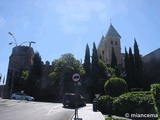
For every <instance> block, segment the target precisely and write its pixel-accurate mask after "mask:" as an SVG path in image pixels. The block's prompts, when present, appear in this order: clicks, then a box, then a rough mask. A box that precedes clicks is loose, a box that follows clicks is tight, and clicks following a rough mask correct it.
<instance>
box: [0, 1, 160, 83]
mask: <svg viewBox="0 0 160 120" xmlns="http://www.w3.org/2000/svg"><path fill="white" fill-rule="evenodd" d="M159 11H160V0H59V1H58V0H0V74H1V75H2V79H3V78H4V77H5V78H6V75H7V69H8V63H9V57H10V55H11V53H12V48H13V47H15V44H12V45H9V44H8V43H10V42H15V40H14V38H13V36H14V37H15V39H16V41H17V44H18V45H20V44H21V43H23V42H26V41H34V42H36V44H32V47H33V49H34V51H35V52H39V54H40V56H41V58H42V61H43V62H44V63H45V62H46V61H49V62H50V63H51V62H52V61H53V60H55V59H58V58H60V56H61V55H62V54H66V53H72V54H73V55H74V57H75V58H76V59H78V60H81V59H82V62H83V61H84V55H85V48H86V44H88V45H89V48H90V54H92V48H93V42H95V44H96V46H98V44H99V42H100V39H101V37H102V35H104V36H105V35H106V33H107V30H108V28H109V25H110V23H112V25H113V26H114V28H115V29H116V30H117V31H118V33H119V34H120V35H121V37H122V38H121V52H122V53H124V49H125V47H126V48H127V49H129V47H131V48H132V50H133V45H134V38H136V41H137V43H138V47H139V51H140V54H141V55H143V56H144V55H146V54H148V53H150V52H152V51H154V50H156V49H158V48H160V42H159V41H160V12H159ZM8 32H11V33H12V34H13V36H11V35H9V34H8ZM23 45H25V46H28V43H26V44H23ZM2 81H3V80H1V82H0V84H3V83H2Z"/></svg>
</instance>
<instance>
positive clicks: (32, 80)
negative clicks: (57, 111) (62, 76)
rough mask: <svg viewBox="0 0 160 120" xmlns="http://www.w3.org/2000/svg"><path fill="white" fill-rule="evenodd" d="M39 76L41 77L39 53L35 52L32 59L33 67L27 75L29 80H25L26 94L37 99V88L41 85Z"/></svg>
mask: <svg viewBox="0 0 160 120" xmlns="http://www.w3.org/2000/svg"><path fill="white" fill-rule="evenodd" d="M41 76H42V64H41V56H40V54H39V52H35V55H34V58H33V65H32V68H31V71H30V74H29V79H28V80H27V86H28V87H27V89H26V92H27V93H28V94H30V95H32V96H34V97H35V99H37V97H38V96H39V88H40V85H41V81H40V80H41Z"/></svg>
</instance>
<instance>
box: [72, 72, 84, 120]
mask: <svg viewBox="0 0 160 120" xmlns="http://www.w3.org/2000/svg"><path fill="white" fill-rule="evenodd" d="M80 78H81V76H80V74H79V73H74V74H73V75H72V80H73V82H75V87H76V105H75V118H74V119H75V120H82V119H77V118H76V117H77V116H78V105H77V102H78V95H77V93H78V91H77V83H78V82H79V81H80Z"/></svg>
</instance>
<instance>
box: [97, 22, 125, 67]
mask: <svg viewBox="0 0 160 120" xmlns="http://www.w3.org/2000/svg"><path fill="white" fill-rule="evenodd" d="M120 39H121V36H120V35H119V33H118V32H117V31H116V29H115V28H114V27H113V25H112V24H110V26H109V29H108V31H107V33H106V35H105V37H104V36H103V35H102V38H101V40H100V43H99V45H98V49H97V51H98V55H99V57H100V58H101V59H102V60H103V61H104V62H105V63H106V64H107V65H111V59H112V58H111V57H112V47H113V48H114V51H115V54H116V58H117V65H121V64H122V63H121V42H120Z"/></svg>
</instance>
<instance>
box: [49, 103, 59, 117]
mask: <svg viewBox="0 0 160 120" xmlns="http://www.w3.org/2000/svg"><path fill="white" fill-rule="evenodd" d="M61 106H62V105H56V106H54V107H52V108H51V109H50V110H49V111H48V113H47V115H51V114H53V112H54V111H57V110H59V109H56V108H60V107H61Z"/></svg>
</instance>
